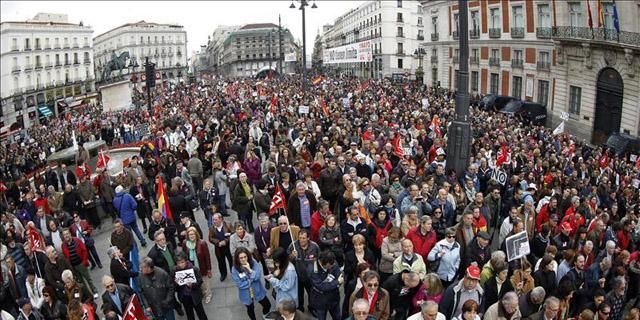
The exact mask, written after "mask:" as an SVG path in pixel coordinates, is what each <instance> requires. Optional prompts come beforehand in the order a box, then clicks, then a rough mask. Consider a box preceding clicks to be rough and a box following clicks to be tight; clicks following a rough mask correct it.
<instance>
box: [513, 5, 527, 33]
mask: <svg viewBox="0 0 640 320" xmlns="http://www.w3.org/2000/svg"><path fill="white" fill-rule="evenodd" d="M511 11H512V12H513V27H514V28H524V17H523V16H522V6H514V7H512V8H511Z"/></svg>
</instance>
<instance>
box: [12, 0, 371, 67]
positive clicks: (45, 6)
mask: <svg viewBox="0 0 640 320" xmlns="http://www.w3.org/2000/svg"><path fill="white" fill-rule="evenodd" d="M309 1H311V0H309ZM363 2H364V1H327V0H325V1H322V0H318V1H317V2H316V5H317V6H318V8H317V9H311V7H310V6H309V7H307V10H306V24H307V28H306V29H307V55H308V56H309V55H311V52H312V50H313V40H314V39H315V37H316V34H317V33H318V31H319V30H320V31H321V30H322V25H324V24H328V23H333V21H334V20H335V18H337V17H338V16H340V15H341V14H343V13H345V12H347V11H348V10H349V9H351V8H356V7H357V6H359V5H360V4H362V3H363ZM311 3H312V2H310V4H311ZM290 4H291V1H284V0H283V1H4V0H3V1H1V2H0V9H1V10H0V12H1V18H2V21H16V20H17V21H24V20H27V19H31V18H33V16H35V15H36V14H37V13H38V12H47V13H66V14H68V15H69V22H72V23H78V22H80V21H83V22H84V24H85V25H90V26H92V27H93V32H94V33H93V36H94V37H95V36H97V35H99V34H101V33H103V32H105V31H108V30H110V29H112V28H115V27H117V26H120V25H122V24H125V23H130V22H136V21H140V20H145V21H147V22H156V23H173V24H179V25H182V26H184V28H185V30H186V31H187V41H188V43H187V46H188V48H187V49H188V52H189V56H190V55H191V53H192V52H194V51H197V50H199V49H200V45H206V43H207V36H209V35H211V34H212V33H213V30H214V29H215V28H216V26H218V25H243V24H247V23H267V22H272V23H275V24H278V14H280V15H281V16H282V25H283V27H288V28H289V29H290V30H291V31H292V33H293V36H294V37H295V38H296V39H300V41H302V14H301V11H300V10H297V9H295V10H294V9H289V5H290ZM297 4H298V2H297V1H296V5H297Z"/></svg>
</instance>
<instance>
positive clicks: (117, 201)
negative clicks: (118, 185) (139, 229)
mask: <svg viewBox="0 0 640 320" xmlns="http://www.w3.org/2000/svg"><path fill="white" fill-rule="evenodd" d="M113 206H114V207H115V208H116V210H118V214H119V215H120V219H122V223H123V224H125V225H127V224H131V223H134V222H135V221H136V208H137V207H138V203H137V202H136V199H134V198H133V197H132V196H131V195H130V194H128V193H126V192H124V191H123V192H119V193H116V197H115V198H113Z"/></svg>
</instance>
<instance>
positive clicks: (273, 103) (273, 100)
mask: <svg viewBox="0 0 640 320" xmlns="http://www.w3.org/2000/svg"><path fill="white" fill-rule="evenodd" d="M276 97H277V95H276V94H275V93H274V94H273V97H271V106H270V107H269V111H271V114H273V115H275V114H276V111H277V110H276V107H277V106H278V99H276Z"/></svg>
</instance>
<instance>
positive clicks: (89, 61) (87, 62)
mask: <svg viewBox="0 0 640 320" xmlns="http://www.w3.org/2000/svg"><path fill="white" fill-rule="evenodd" d="M83 63H84V64H91V59H84V61H83Z"/></svg>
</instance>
